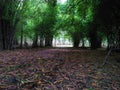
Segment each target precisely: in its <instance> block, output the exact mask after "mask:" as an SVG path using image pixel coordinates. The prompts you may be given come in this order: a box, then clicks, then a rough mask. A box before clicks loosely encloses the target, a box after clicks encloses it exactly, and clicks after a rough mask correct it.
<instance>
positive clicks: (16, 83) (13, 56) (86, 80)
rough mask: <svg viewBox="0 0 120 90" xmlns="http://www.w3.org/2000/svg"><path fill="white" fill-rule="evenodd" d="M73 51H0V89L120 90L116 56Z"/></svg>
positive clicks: (71, 49)
mask: <svg viewBox="0 0 120 90" xmlns="http://www.w3.org/2000/svg"><path fill="white" fill-rule="evenodd" d="M106 54H107V51H105V50H89V49H74V48H43V49H41V48H38V49H18V50H12V51H1V52H0V90H120V69H119V68H120V62H117V61H118V60H120V55H119V53H112V54H111V55H110V57H109V59H108V62H109V63H107V64H106V65H105V66H102V63H103V61H104V59H105V56H106Z"/></svg>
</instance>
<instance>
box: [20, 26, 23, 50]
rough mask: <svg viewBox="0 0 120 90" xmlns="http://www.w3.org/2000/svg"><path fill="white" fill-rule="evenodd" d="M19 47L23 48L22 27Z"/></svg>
mask: <svg viewBox="0 0 120 90" xmlns="http://www.w3.org/2000/svg"><path fill="white" fill-rule="evenodd" d="M20 48H23V28H22V29H21V39H20Z"/></svg>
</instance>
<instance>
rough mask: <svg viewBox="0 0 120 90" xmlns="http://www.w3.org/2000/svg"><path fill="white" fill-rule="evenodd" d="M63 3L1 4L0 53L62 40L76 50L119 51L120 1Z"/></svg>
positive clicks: (0, 0)
mask: <svg viewBox="0 0 120 90" xmlns="http://www.w3.org/2000/svg"><path fill="white" fill-rule="evenodd" d="M60 1H61V0H0V50H7V49H13V48H17V47H20V48H23V47H25V48H27V47H48V46H49V47H51V46H53V45H55V44H56V42H57V41H58V42H59V39H60V38H61V36H62V37H63V42H65V39H67V40H68V43H69V42H72V45H73V47H86V43H88V46H87V47H91V48H92V49H97V48H100V47H102V46H106V47H107V48H108V49H109V48H111V47H115V48H120V0H111V1H110V0H66V2H64V3H61V2H60ZM53 41H54V42H53ZM63 44H64V43H63Z"/></svg>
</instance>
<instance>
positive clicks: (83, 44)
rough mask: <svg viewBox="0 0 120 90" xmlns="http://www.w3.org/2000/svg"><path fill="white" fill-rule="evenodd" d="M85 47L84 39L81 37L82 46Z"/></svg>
mask: <svg viewBox="0 0 120 90" xmlns="http://www.w3.org/2000/svg"><path fill="white" fill-rule="evenodd" d="M84 47H85V41H84V38H82V48H84Z"/></svg>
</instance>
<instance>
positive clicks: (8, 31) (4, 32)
mask: <svg viewBox="0 0 120 90" xmlns="http://www.w3.org/2000/svg"><path fill="white" fill-rule="evenodd" d="M0 24H1V25H0V34H1V35H0V39H1V41H0V43H1V46H2V47H1V49H4V50H6V49H12V46H13V40H14V36H15V35H14V34H15V29H14V28H13V27H12V25H11V23H10V21H7V20H3V19H1V20H0Z"/></svg>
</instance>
